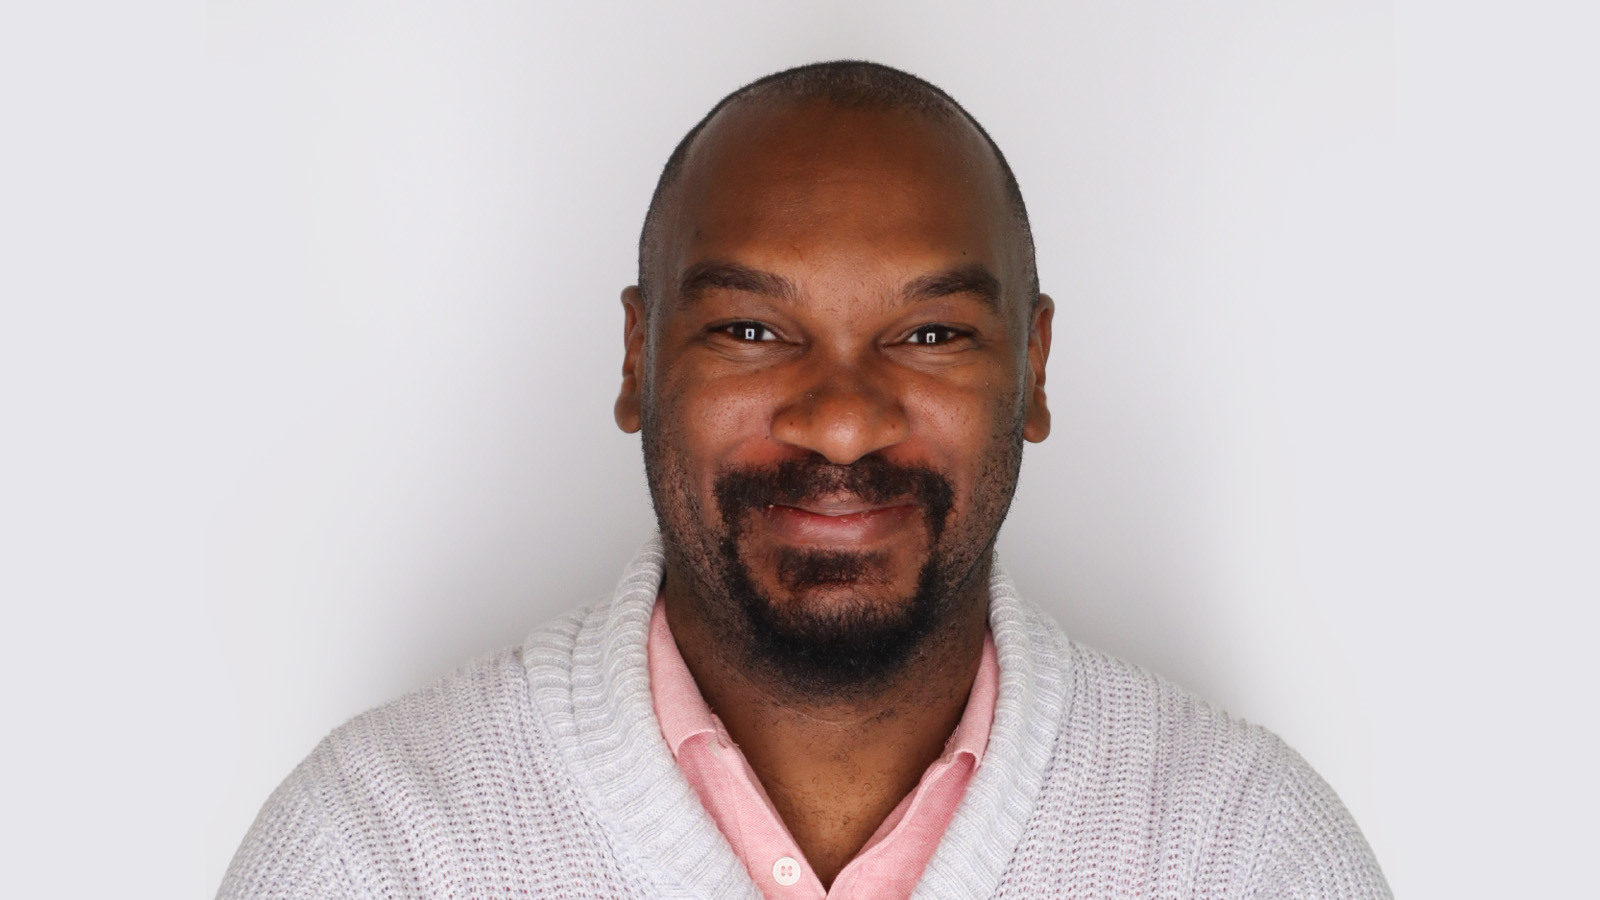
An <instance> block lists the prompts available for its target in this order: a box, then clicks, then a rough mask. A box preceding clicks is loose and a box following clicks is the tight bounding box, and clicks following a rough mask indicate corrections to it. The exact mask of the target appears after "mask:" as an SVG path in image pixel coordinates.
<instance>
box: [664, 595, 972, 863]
mask: <svg viewBox="0 0 1600 900" xmlns="http://www.w3.org/2000/svg"><path fill="white" fill-rule="evenodd" d="M982 568H985V569H987V567H986V566H985V567H982ZM986 574H987V573H986V572H975V573H974V576H975V577H973V578H971V579H969V580H968V587H969V589H968V590H964V591H963V592H962V594H961V595H960V597H959V598H958V599H957V601H956V602H955V603H953V604H952V605H951V608H950V616H949V618H948V619H947V620H946V621H945V622H943V623H942V624H941V627H940V629H939V630H938V631H937V632H936V633H935V634H933V635H931V636H930V637H929V638H928V640H926V641H924V643H923V645H922V646H920V647H918V648H917V650H916V652H914V653H913V654H912V656H911V658H910V659H909V660H908V661H907V663H906V664H905V665H904V666H903V667H902V668H901V669H900V670H899V671H898V672H897V673H896V674H895V675H894V676H893V677H892V678H890V679H887V680H886V681H885V682H884V683H883V684H882V685H881V686H874V687H873V688H872V689H871V690H868V691H864V692H862V693H857V694H852V695H851V696H850V697H849V699H847V700H840V699H833V698H829V699H823V700H817V701H812V700H808V699H807V698H805V697H803V696H798V695H797V694H796V692H795V691H794V690H792V689H791V688H790V687H789V686H787V685H779V684H772V683H768V682H764V681H763V680H760V679H758V678H757V677H756V676H754V675H753V674H752V670H751V668H750V667H749V666H747V665H745V662H744V657H743V656H741V655H740V648H736V647H730V646H729V642H728V641H726V640H719V639H718V638H717V636H716V635H715V633H714V631H713V630H712V629H708V628H707V627H706V623H705V622H703V621H701V620H700V619H699V618H698V617H697V616H696V615H695V614H694V607H695V604H694V603H692V602H685V598H683V597H681V596H680V597H677V598H676V599H675V596H674V595H675V589H676V588H678V587H679V586H682V585H685V584H686V582H685V581H684V580H683V579H681V578H677V579H675V578H673V577H672V572H671V568H670V567H669V569H668V573H667V579H666V583H665V584H664V585H663V590H662V599H663V602H664V603H665V604H666V614H667V622H668V625H669V626H670V627H671V629H672V634H673V639H674V640H675V641H676V643H677V645H678V650H679V652H680V653H682V655H683V659H684V662H685V663H686V664H687V665H688V667H689V671H690V673H691V674H692V675H693V676H694V679H695V682H696V684H697V685H698V686H699V688H700V692H701V694H702V695H703V696H704V697H705V699H706V703H707V704H708V705H709V706H710V707H711V709H712V711H713V712H715V713H716V714H717V716H718V718H720V719H721V720H722V723H723V726H724V727H725V728H726V729H727V730H728V735H729V736H730V737H731V738H733V740H734V741H735V742H736V743H737V744H738V745H739V748H740V750H741V751H743V753H744V755H745V758H746V759H748V760H749V762H750V768H751V769H752V770H754V772H755V774H756V777H757V778H759V779H760V780H761V784H762V787H764V788H765V789H766V791H767V795H768V796H769V797H770V798H771V799H772V804H773V806H774V807H775V808H776V809H777V811H778V814H779V815H780V816H781V817H782V818H783V821H784V824H785V825H787V826H788V828H789V831H790V833H791V834H793V835H794V838H795V841H796V843H798V844H799V846H800V850H801V851H802V852H803V853H804V854H805V855H806V859H807V861H809V862H810V863H811V867H812V869H813V870H814V871H815V872H816V873H817V876H818V878H820V879H821V881H822V883H823V885H824V887H827V886H830V885H831V884H832V883H833V879H834V877H835V876H836V875H837V874H838V873H839V870H840V869H842V868H844V865H845V863H847V862H849V861H850V859H851V858H853V857H854V856H855V855H856V853H857V852H859V851H860V849H861V847H862V846H863V845H864V844H865V843H866V842H867V840H868V839H869V838H871V837H872V834H873V833H874V832H875V831H876V830H877V828H878V826H879V825H880V824H882V822H883V820H884V819H885V818H886V817H887V816H888V814H889V813H890V812H892V811H893V810H894V808H895V806H896V805H897V804H899V802H900V801H901V799H903V798H904V797H905V796H906V795H907V794H909V793H910V792H911V791H912V789H914V788H915V787H916V785H917V782H918V780H919V779H920V778H921V777H922V773H923V772H924V771H925V770H926V769H927V768H928V766H929V765H931V764H932V763H933V761H934V760H936V759H938V758H939V755H940V754H941V753H942V752H943V749H944V744H945V741H946V739H948V738H949V736H950V734H951V732H952V731H954V730H955V727H956V724H957V723H958V722H960V720H961V715H962V712H963V711H964V710H965V708H966V702H967V696H968V694H969V693H970V692H971V690H972V682H973V679H974V678H975V677H976V675H977V671H978V664H979V661H980V660H981V658H982V654H983V639H984V634H985V633H986V630H987V627H988V626H987V614H988V593H987V590H986V587H987V583H988V578H987V577H985V576H986Z"/></svg>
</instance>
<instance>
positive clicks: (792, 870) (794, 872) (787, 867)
mask: <svg viewBox="0 0 1600 900" xmlns="http://www.w3.org/2000/svg"><path fill="white" fill-rule="evenodd" d="M772 880H773V881H776V882H777V883H779V884H781V885H783V886H784V887H788V886H789V885H791V884H794V883H795V882H796V881H799V880H800V864H799V863H797V862H795V861H794V857H792V856H780V857H779V858H778V861H777V862H775V863H773V864H772Z"/></svg>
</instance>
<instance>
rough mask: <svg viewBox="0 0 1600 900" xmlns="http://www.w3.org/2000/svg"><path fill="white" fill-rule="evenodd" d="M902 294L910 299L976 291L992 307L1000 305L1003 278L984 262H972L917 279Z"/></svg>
mask: <svg viewBox="0 0 1600 900" xmlns="http://www.w3.org/2000/svg"><path fill="white" fill-rule="evenodd" d="M902 293H903V294H904V295H905V297H906V299H908V300H935V299H938V298H940V297H953V296H955V295H956V294H973V295H976V296H977V298H978V299H979V300H982V301H983V302H984V305H986V306H988V307H989V308H990V309H993V310H999V308H1000V279H998V278H996V277H994V273H993V272H990V271H989V269H988V268H987V267H986V266H984V265H983V264H982V263H969V264H967V265H964V266H958V267H956V268H954V269H946V270H945V271H943V272H937V273H935V274H932V275H924V276H922V277H921V278H916V279H913V280H912V281H911V283H909V284H907V285H906V286H905V289H904V291H902Z"/></svg>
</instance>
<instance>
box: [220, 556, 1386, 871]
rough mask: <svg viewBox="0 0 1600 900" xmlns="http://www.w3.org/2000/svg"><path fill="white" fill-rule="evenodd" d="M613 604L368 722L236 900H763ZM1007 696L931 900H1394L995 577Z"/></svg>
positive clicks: (634, 613)
mask: <svg viewBox="0 0 1600 900" xmlns="http://www.w3.org/2000/svg"><path fill="white" fill-rule="evenodd" d="M662 563H663V558H662V551H661V544H660V541H659V539H655V540H652V541H651V542H650V543H649V544H647V545H646V546H645V547H644V548H643V549H642V550H641V551H640V552H639V554H638V556H637V557H636V558H635V559H634V560H633V562H632V563H631V564H630V566H629V567H628V569H627V572H626V574H625V575H624V577H623V578H622V581H621V582H620V584H619V585H618V587H617V590H616V592H615V594H614V595H613V596H612V597H611V598H609V599H607V600H605V601H601V602H598V603H596V604H594V605H591V606H589V607H586V608H584V609H580V610H577V611H575V612H572V613H569V614H568V615H566V616H563V617H561V618H559V619H557V620H556V621H554V622H552V623H550V624H548V625H546V626H544V627H542V628H540V629H538V630H536V631H535V632H534V633H533V634H532V635H531V636H529V637H528V639H527V640H526V641H525V642H524V643H523V644H522V645H521V646H520V647H517V648H514V649H510V650H506V651H503V652H500V653H497V654H494V655H491V656H488V657H485V658H483V659H480V660H478V661H476V662H473V663H470V664H468V665H466V666H464V667H462V668H461V669H459V670H457V671H456V672H455V673H453V674H451V675H450V676H448V677H446V678H445V679H444V680H442V681H440V682H439V683H437V684H435V685H434V686H432V687H430V688H428V689H426V690H423V691H420V692H418V693H415V694H412V695H410V696H408V697H404V698H402V699H400V700H397V701H395V702H393V703H390V704H388V705H386V706H383V707H380V708H378V709H376V710H373V711H371V712H368V713H366V714H364V715H361V716H358V717H357V718H355V719H353V720H352V721H350V722H349V723H347V724H345V725H344V726H342V727H341V728H339V729H338V730H336V731H335V732H334V733H333V734H332V735H330V736H329V737H328V738H327V739H326V740H324V741H323V742H322V743H321V744H320V745H319V746H318V747H317V748H316V750H314V751H313V752H312V754H311V755H310V757H308V758H307V759H306V760H305V761H304V762H303V763H302V764H301V765H300V766H299V767H298V768H297V769H295V771H294V772H293V773H292V774H291V775H290V776H289V778H288V779H287V780H286V781H285V782H284V783H283V785H282V786H280V787H279V788H278V789H277V791H275V792H274V793H273V795H272V797H271V798H270V799H269V800H268V801H267V803H266V806H265V807H264V808H263V809H262V811H261V814H260V816H259V817H258V818H257V819H256V822H255V824H254V825H253V826H252V827H251V829H250V832H249V834H248V835H247V836H246V838H245V841H244V844H243V846H241V847H240V848H239V851H238V853H237V855H235V857H234V859H233V862H232V864H231V865H230V866H229V869H228V873H227V876H226V878H225V879H224V881H223V884H222V889H221V891H220V893H219V897H222V898H243V897H293V898H308V897H339V898H380V897H381V898H400V897H419V898H420V897H460V898H465V897H508V896H532V897H552V898H579V897H595V898H611V897H617V898H646V897H671V898H690V897H703V898H747V900H760V895H759V893H758V892H757V890H756V887H755V885H754V884H753V883H752V882H751V880H750V877H749V875H748V873H747V872H746V871H745V868H744V866H743V865H742V864H741V863H740V862H739V859H738V858H737V857H736V856H735V855H734V853H733V851H732V850H731V849H730V848H729V846H728V843H727V841H726V840H725V839H724V838H723V836H722V834H721V833H720V832H719V831H718V830H717V826H716V825H715V823H714V822H713V821H712V819H711V817H710V816H709V815H708V814H707V813H706V811H705V809H704V808H703V807H702V806H701V804H700V800H699V798H698V797H697V796H696V795H695V793H694V791H693V789H691V788H690V786H689V784H688V782H687V781H685V780H684V777H683V775H682V774H681V772H680V771H679V770H678V768H677V766H676V764H675V763H674V761H673V758H672V754H671V753H670V752H669V750H668V749H667V746H666V743H665V741H664V740H663V739H662V737H661V732H660V728H659V726H658V725H657V722H656V719H655V715H654V712H653V710H652V706H651V700H650V685H649V678H648V672H647V668H646V655H645V640H646V636H647V634H648V631H649V624H650V612H651V608H652V605H653V604H654V603H655V599H656V591H657V589H658V587H659V586H660V583H661V576H662ZM989 590H990V603H989V621H990V627H991V630H992V632H993V635H994V642H995V648H996V651H997V653H998V656H999V663H1000V694H999V700H998V703H997V705H996V708H995V715H994V723H993V726H992V727H991V731H990V735H989V744H988V748H987V750H986V751H985V755H984V760H983V764H982V766H981V767H979V769H978V770H977V772H976V773H975V774H974V775H973V777H972V781H971V783H970V784H969V785H968V787H967V792H966V795H965V797H964V798H963V799H962V801H961V804H960V806H959V807H958V809H957V810H956V814H955V817H954V819H953V820H952V821H951V823H950V826H949V828H948V829H947V830H946V832H945V834H944V837H943V839H942V840H941V841H940V843H939V846H938V849H937V850H935V852H934V855H933V857H932V859H930V860H929V862H928V866H927V869H926V870H925V871H924V873H923V876H922V880H921V882H920V883H919V884H918V886H917V889H916V892H915V894H914V897H916V898H935V897H947V898H978V897H995V898H1012V897H1014V898H1030V897H1042V896H1063V897H1064V896H1071V897H1075V898H1090V897H1163V898H1166V897H1196V898H1199V897H1206V898H1223V897H1235V898H1269V897H1270V898H1279V897H1282V898H1289V897H1341V898H1344V897H1348V898H1387V897H1389V896H1390V895H1389V890H1388V887H1387V886H1386V885H1385V883H1384V880H1383V876H1382V874H1381V873H1380V872H1379V870H1378V865H1377V862H1376V861H1375V860H1374V859H1373V856H1372V852H1371V851H1370V850H1369V849H1368V848H1367V845H1366V842H1365V841H1364V840H1363V839H1362V837H1361V833H1360V832H1359V831H1358V830H1357V828H1356V825H1355V823H1354V822H1353V821H1351V819H1350V816H1349V814H1348V813H1347V812H1345V809H1344V807H1343V805H1341V804H1340V802H1339V800H1338V798H1337V797H1335V796H1334V794H1333V792H1332V791H1331V790H1330V789H1329V788H1328V786H1327V785H1326V784H1324V783H1323V781H1322V780H1321V779H1320V778H1318V777H1317V775H1316V774H1315V773H1314V772H1312V771H1311V769H1310V768H1309V767H1307V766H1306V764H1305V762H1304V761H1302V760H1301V759H1300V757H1299V756H1298V755H1296V754H1295V753H1294V751H1292V750H1290V749H1289V748H1288V747H1287V746H1285V745H1284V743H1283V742H1282V741H1281V740H1279V739H1278V738H1277V737H1275V736H1274V735H1272V734H1270V733H1268V732H1267V731H1265V730H1263V729H1261V728H1259V727H1256V726H1253V725H1248V724H1246V723H1244V722H1241V721H1239V720H1237V719H1233V718H1230V717H1229V716H1227V715H1226V714H1224V713H1223V712H1221V711H1219V710H1217V709H1215V708H1214V707H1211V706H1209V705H1207V704H1206V703H1204V702H1202V701H1200V700H1198V699H1196V698H1194V697H1193V696H1191V695H1189V694H1188V693H1185V692H1184V691H1182V690H1180V689H1179V688H1177V687H1175V686H1173V685H1171V684H1169V683H1167V682H1165V681H1163V680H1161V679H1160V678H1157V677H1155V676H1153V675H1150V674H1148V673H1146V672H1144V671H1141V670H1140V669H1137V668H1135V667H1133V666H1131V665H1128V664H1127V663H1123V662H1120V661H1118V660H1116V659H1113V658H1111V657H1108V656H1106V655H1104V654H1101V653H1098V652H1096V651H1094V650H1090V649H1088V648H1085V647H1082V646H1080V645H1077V644H1074V643H1071V642H1069V641H1068V640H1067V639H1066V637H1065V635H1063V634H1062V632H1061V630H1060V628H1059V627H1058V626H1057V625H1056V624H1055V623H1054V622H1053V621H1051V620H1050V619H1049V618H1048V617H1046V616H1045V615H1043V614H1041V613H1040V612H1039V611H1038V610H1036V609H1034V608H1033V607H1032V606H1030V605H1028V604H1026V603H1024V602H1023V601H1022V600H1021V599H1020V598H1018V596H1017V594H1016V592H1015V590H1014V588H1013V587H1012V585H1011V582H1010V580H1009V579H1008V578H1007V577H1006V576H1005V574H1004V573H1003V572H1001V571H1000V569H999V566H998V565H996V566H995V575H994V576H993V578H992V580H991V582H990V586H989Z"/></svg>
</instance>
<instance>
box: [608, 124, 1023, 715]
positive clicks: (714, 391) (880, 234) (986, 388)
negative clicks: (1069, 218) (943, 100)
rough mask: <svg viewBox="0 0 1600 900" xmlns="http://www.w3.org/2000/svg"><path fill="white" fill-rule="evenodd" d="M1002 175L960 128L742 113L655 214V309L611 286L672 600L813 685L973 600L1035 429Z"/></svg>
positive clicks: (895, 649) (918, 635)
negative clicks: (676, 586)
mask: <svg viewBox="0 0 1600 900" xmlns="http://www.w3.org/2000/svg"><path fill="white" fill-rule="evenodd" d="M996 169H997V167H996V164H995V162H994V160H993V157H992V156H991V154H990V153H989V152H988V150H987V148H986V147H985V146H984V144H983V143H982V139H981V138H980V137H979V136H978V134H977V132H976V131H975V130H974V129H972V128H971V127H970V126H969V125H967V124H966V123H965V122H963V121H960V120H951V121H938V120H935V119H932V118H929V117H925V116H923V115H920V114H916V113H911V112H901V111H889V112H885V111H865V110H846V109H839V108H835V107H831V106H826V105H820V104H807V105H799V106H796V105H761V104H752V105H746V106H736V107H733V108H731V109H728V110H725V111H724V112H723V113H722V114H720V115H719V116H718V117H717V118H716V119H715V120H714V121H713V122H712V123H711V124H710V125H709V126H708V127H707V129H706V130H705V131H703V132H702V133H701V135H700V136H699V138H698V140H697V141H696V142H695V145H694V149H693V150H692V151H691V153H690V155H689V157H688V158H687V160H686V162H685V168H684V170H683V172H682V174H681V176H680V181H679V183H678V184H677V185H676V186H675V187H674V188H673V189H672V190H673V191H674V192H675V194H674V195H672V196H671V198H670V199H669V200H668V202H667V204H666V206H665V207H663V210H664V216H663V218H662V223H663V226H662V229H661V232H660V234H661V238H662V239H661V243H660V245H659V248H658V265H657V266H656V269H657V273H658V277H657V279H656V281H657V283H656V284H653V285H651V286H649V287H650V290H651V293H652V297H653V301H652V309H651V310H650V311H649V312H648V314H647V313H646V310H645V308H644V305H643V301H642V299H641V297H640V295H639V293H638V292H637V291H636V290H634V289H630V290H629V291H628V292H625V293H624V298H623V299H624V304H625V307H626V309H627V316H628V358H627V360H626V362H625V365H624V387H623V393H622V396H621V397H620V398H619V400H618V409H617V414H618V421H619V423H620V424H621V425H622V426H623V427H624V428H625V429H627V430H634V429H635V428H639V427H641V426H642V428H643V430H644V443H645V459H646V468H647V471H648V474H649V478H650V487H651V493H652V497H653V498H654V501H655V504H656V510H657V515H658V518H659V520H660V524H661V528H662V534H663V539H664V541H665V542H666V545H667V550H668V576H667V577H668V582H669V593H670V590H671V587H672V581H673V579H674V578H681V579H683V580H684V581H685V582H687V583H686V584H684V585H681V587H682V588H683V589H684V591H683V593H684V595H685V597H687V598H688V600H687V602H689V603H691V604H692V605H694V606H695V612H696V614H697V615H698V616H699V617H700V618H701V619H702V620H705V621H706V623H707V625H708V626H709V627H711V628H713V629H714V630H715V631H716V632H717V633H718V634H719V636H720V637H722V638H724V639H726V640H729V641H732V642H735V643H742V644H745V645H747V648H746V649H747V651H748V653H747V655H748V656H749V657H750V660H749V661H750V662H751V663H752V664H756V665H763V666H766V667H768V668H769V669H771V670H772V671H773V672H774V673H775V674H777V675H779V676H781V677H784V678H787V679H788V680H789V681H791V682H793V681H807V682H809V683H810V686H811V688H812V690H813V691H815V690H818V689H825V688H827V687H829V686H832V687H834V688H839V689H843V688H846V687H848V686H849V685H850V684H852V683H856V682H860V681H862V680H864V679H868V678H875V677H881V676H882V675H883V674H884V672H885V670H888V669H892V668H893V667H894V666H895V665H896V664H897V663H898V662H899V661H901V660H903V659H904V658H906V657H907V656H908V655H909V654H910V653H911V652H912V651H913V650H914V649H915V647H916V645H917V644H918V643H919V642H920V641H922V640H924V639H926V638H927V637H928V636H929V635H932V634H936V633H937V632H938V630H939V626H940V624H941V622H942V621H943V620H944V619H946V618H948V617H949V616H950V615H951V613H952V610H953V609H954V608H955V607H956V606H957V605H958V604H959V602H960V601H961V599H962V598H967V599H969V600H973V599H974V598H977V597H981V596H982V591H983V588H984V586H985V584H984V581H985V576H986V575H987V571H988V565H987V562H988V551H989V548H990V547H992V545H993V541H994V538H995V535H996V533H997V532H998V530H999V527H1000V522H1001V520H1002V519H1003V518H1004V515H1005V511H1006V508H1007V506H1008V505H1009V503H1010V499H1011V494H1012V491H1013V489H1014V487H1015V484H1016V477H1017V471H1018V467H1019V465H1020V461H1021V442H1022V440H1023V438H1024V437H1027V438H1029V439H1032V440H1042V439H1043V438H1044V436H1045V434H1046V433H1047V432H1048V429H1049V424H1048V423H1049V419H1048V414H1047V413H1046V411H1045V408H1044V398H1043V392H1042V389H1041V385H1042V382H1043V366H1044V358H1045V355H1046V354H1047V353H1048V349H1049V336H1050V331H1049V329H1050V311H1051V306H1050V303H1049V301H1048V299H1044V300H1043V301H1041V302H1040V303H1038V304H1034V302H1033V298H1032V297H1028V296H1023V294H1024V293H1025V291H1026V287H1027V284H1028V273H1027V272H1026V271H1025V257H1024V255H1023V251H1022V248H1021V246H1019V244H1020V240H1019V235H1018V231H1017V229H1016V226H1015V225H1014V224H1013V221H1012V219H1011V215H1012V213H1011V210H1010V207H1009V206H1008V204H1007V201H1006V198H1005V195H1004V192H1003V188H1002V183H1001V180H1000V176H999V175H998V172H997V170H996ZM974 602H976V601H974Z"/></svg>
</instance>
